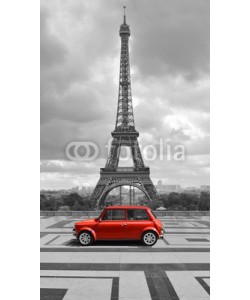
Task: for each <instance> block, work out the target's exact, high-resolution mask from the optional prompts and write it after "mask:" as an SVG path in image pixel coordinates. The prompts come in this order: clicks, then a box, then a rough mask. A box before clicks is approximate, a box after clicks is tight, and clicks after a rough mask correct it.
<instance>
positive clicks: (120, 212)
mask: <svg viewBox="0 0 250 300" xmlns="http://www.w3.org/2000/svg"><path fill="white" fill-rule="evenodd" d="M102 220H107V221H114V220H125V210H124V209H109V210H107V211H106V213H105V215H104V216H103V217H102Z"/></svg>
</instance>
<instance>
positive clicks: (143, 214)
mask: <svg viewBox="0 0 250 300" xmlns="http://www.w3.org/2000/svg"><path fill="white" fill-rule="evenodd" d="M128 220H134V221H140V220H149V216H148V213H147V211H146V210H145V209H128Z"/></svg>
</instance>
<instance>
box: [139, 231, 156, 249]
mask: <svg viewBox="0 0 250 300" xmlns="http://www.w3.org/2000/svg"><path fill="white" fill-rule="evenodd" d="M142 242H143V244H144V245H146V246H153V245H154V244H155V243H156V242H157V235H156V233H154V232H153V231H146V232H145V233H144V234H143V236H142Z"/></svg>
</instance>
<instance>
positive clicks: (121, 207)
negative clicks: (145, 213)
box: [105, 205, 150, 209]
mask: <svg viewBox="0 0 250 300" xmlns="http://www.w3.org/2000/svg"><path fill="white" fill-rule="evenodd" d="M105 208H108V209H150V208H149V207H148V206H139V205H114V206H106V207H105Z"/></svg>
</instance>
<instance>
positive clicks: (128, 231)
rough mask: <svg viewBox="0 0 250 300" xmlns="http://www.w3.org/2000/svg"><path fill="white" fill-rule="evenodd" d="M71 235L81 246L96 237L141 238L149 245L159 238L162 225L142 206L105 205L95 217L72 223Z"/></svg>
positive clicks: (86, 244)
mask: <svg viewBox="0 0 250 300" xmlns="http://www.w3.org/2000/svg"><path fill="white" fill-rule="evenodd" d="M73 231H74V235H75V236H76V237H77V239H78V241H79V243H80V244H81V245H82V246H88V245H91V244H92V243H93V242H94V241H99V240H141V241H142V242H143V243H144V244H145V245H147V246H153V245H154V244H155V243H156V242H157V239H159V238H163V226H162V223H161V221H160V220H158V219H157V218H156V216H155V215H154V214H153V212H152V210H151V209H150V208H149V207H146V206H108V207H105V208H104V210H103V211H102V212H101V214H100V216H99V217H98V218H96V219H89V220H84V221H81V222H76V223H75V226H74V229H73Z"/></svg>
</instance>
